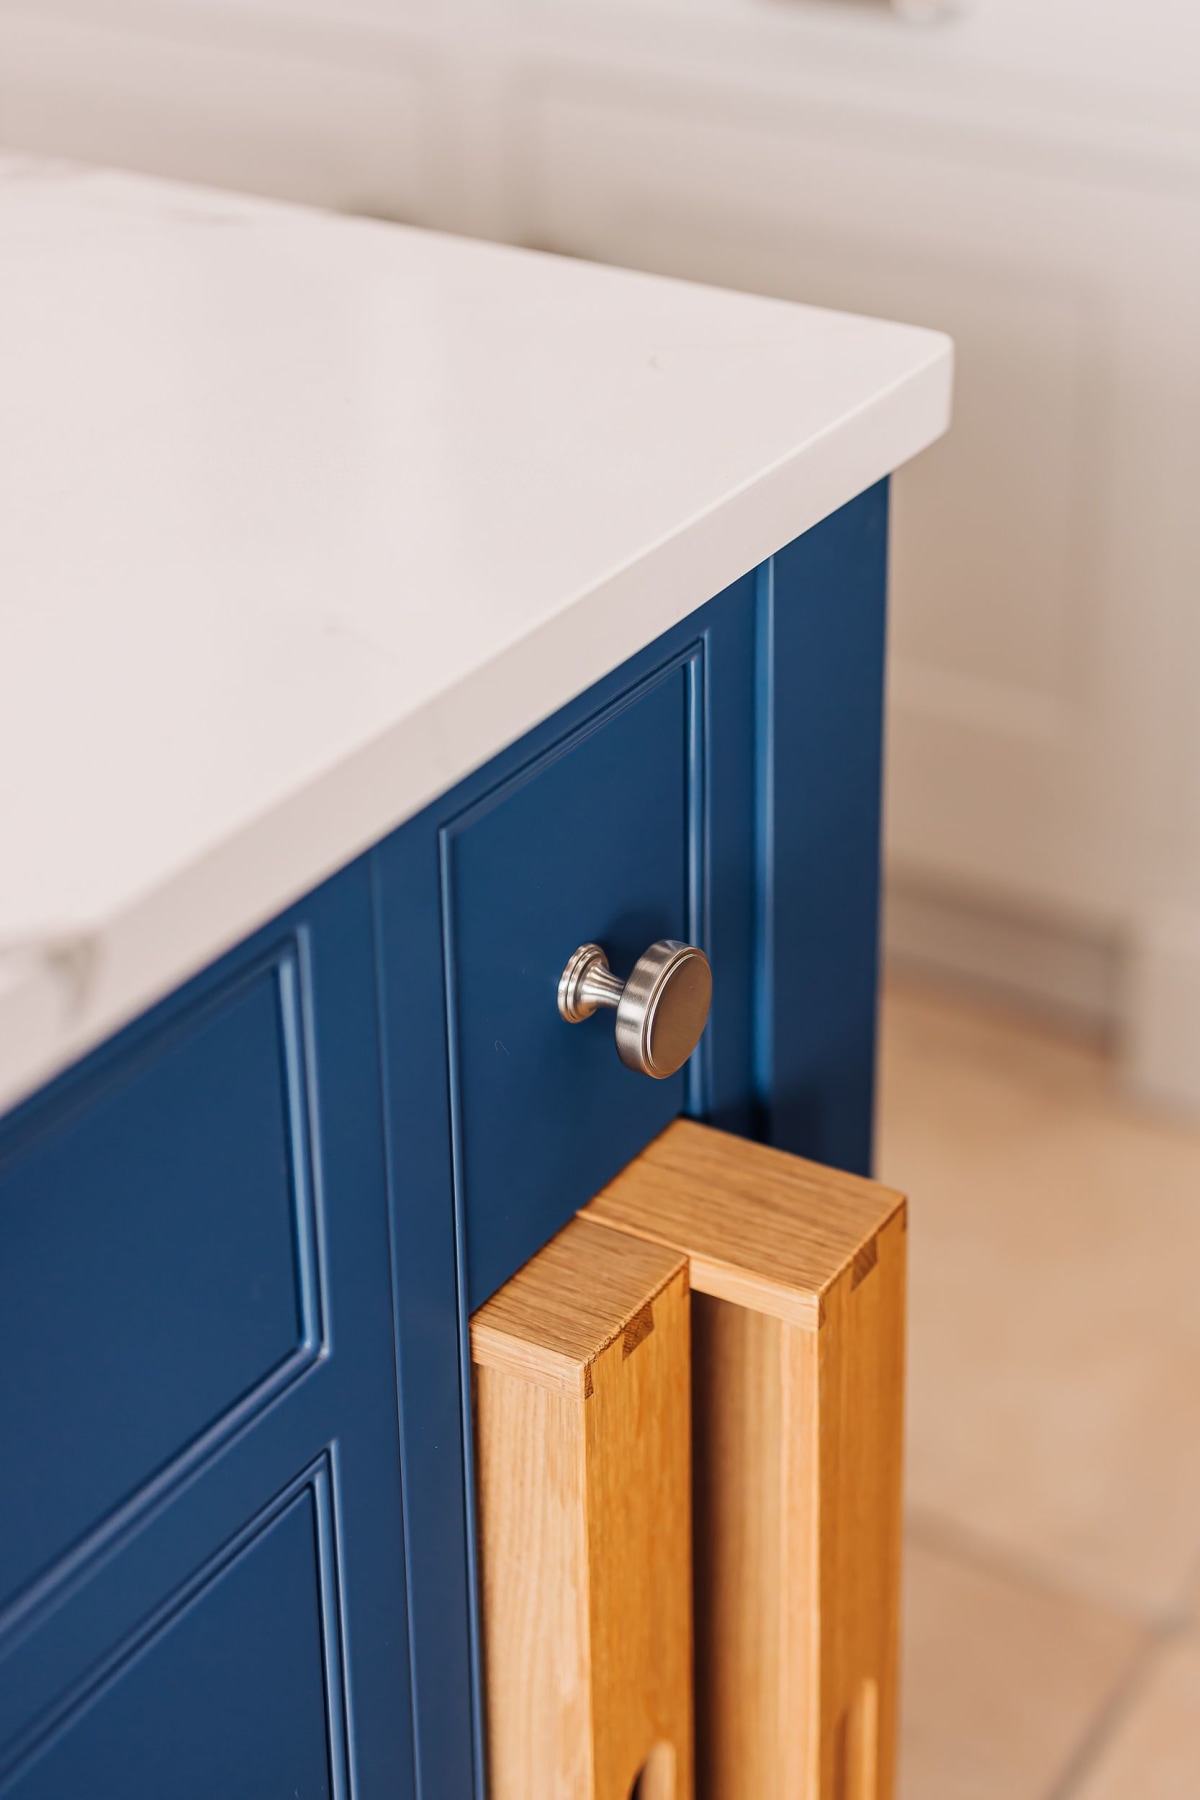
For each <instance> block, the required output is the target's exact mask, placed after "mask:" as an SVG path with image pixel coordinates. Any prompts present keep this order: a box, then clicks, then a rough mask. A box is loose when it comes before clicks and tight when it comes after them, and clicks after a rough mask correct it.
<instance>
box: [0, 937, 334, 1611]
mask: <svg viewBox="0 0 1200 1800" xmlns="http://www.w3.org/2000/svg"><path fill="white" fill-rule="evenodd" d="M297 988H298V980H297V969H296V959H295V955H294V953H291V952H289V951H288V950H285V951H284V952H283V954H281V955H280V956H277V957H273V958H271V959H270V960H269V961H268V962H267V963H266V964H265V965H263V966H260V967H259V968H257V969H253V970H251V971H249V972H248V973H247V975H246V976H245V977H243V978H242V979H240V980H238V981H236V982H234V983H232V984H231V985H230V986H228V987H226V988H225V989H224V990H222V991H220V992H219V993H218V995H217V996H216V997H215V998H214V999H213V1000H211V1001H210V1002H209V1003H208V1004H207V1005H205V1006H202V1007H200V1008H199V1009H197V1010H196V1011H195V1012H193V1013H190V1014H189V1015H188V1016H187V1018H186V1019H185V1020H183V1021H181V1022H180V1024H179V1026H178V1027H177V1028H176V1029H175V1030H167V1031H165V1032H163V1033H160V1034H159V1035H158V1036H157V1037H156V1038H155V1040H154V1042H153V1043H152V1044H151V1045H149V1046H147V1049H146V1050H145V1052H144V1053H143V1054H142V1055H140V1056H133V1057H131V1058H129V1059H128V1060H127V1061H125V1062H124V1063H123V1064H122V1066H121V1068H120V1069H119V1071H117V1072H115V1073H114V1075H113V1078H112V1079H111V1081H110V1082H108V1083H107V1084H99V1085H98V1086H97V1088H96V1089H95V1090H94V1091H93V1093H92V1095H91V1096H90V1099H89V1102H88V1103H87V1104H86V1105H84V1106H81V1107H80V1108H79V1110H78V1111H76V1112H75V1113H74V1114H71V1113H70V1112H67V1113H65V1114H60V1115H59V1116H58V1117H57V1118H56V1121H55V1126H54V1128H53V1129H51V1130H49V1131H43V1132H41V1133H38V1134H35V1135H33V1136H32V1137H31V1138H30V1140H29V1141H28V1142H27V1143H26V1145H25V1146H24V1148H23V1150H18V1151H16V1152H14V1153H10V1155H9V1157H8V1158H7V1159H6V1166H5V1167H3V1168H2V1169H0V1217H2V1218H3V1220H4V1244H5V1255H4V1257H3V1260H2V1261H0V1367H3V1368H6V1369H13V1368H20V1369H21V1370H22V1374H23V1379H22V1381H21V1382H19V1383H18V1382H6V1383H5V1384H4V1386H3V1387H2V1388H0V1442H3V1443H4V1444H5V1445H6V1447H7V1454H8V1455H9V1456H11V1458H12V1459H13V1460H12V1466H13V1467H16V1468H19V1469H20V1471H21V1480H20V1482H19V1483H18V1484H14V1487H13V1491H12V1494H11V1497H10V1499H9V1502H8V1504H7V1506H6V1507H5V1512H4V1530H3V1533H0V1615H2V1614H3V1612H4V1611H5V1610H6V1609H8V1608H10V1607H11V1606H12V1604H13V1602H14V1601H15V1600H16V1599H17V1597H18V1595H19V1594H20V1592H21V1591H22V1590H23V1589H24V1588H25V1587H27V1586H28V1585H29V1584H30V1583H31V1582H33V1581H34V1580H35V1579H36V1578H37V1577H38V1576H39V1575H43V1574H44V1573H45V1571H47V1570H48V1569H50V1568H51V1567H52V1566H53V1565H54V1564H55V1563H56V1562H58V1561H59V1560H60V1559H61V1558H62V1557H63V1556H64V1555H65V1554H66V1553H67V1552H68V1551H69V1550H71V1549H72V1547H73V1546H74V1545H76V1544H77V1543H78V1542H79V1541H80V1540H81V1539H83V1538H85V1537H86V1536H87V1534H88V1532H89V1531H90V1530H92V1529H93V1528H94V1527H95V1526H96V1524H97V1522H98V1521H110V1520H111V1519H112V1518H113V1516H114V1515H116V1514H119V1512H120V1510H121V1509H122V1507H126V1506H128V1505H129V1504H130V1503H131V1502H135V1501H136V1498H137V1496H138V1495H139V1494H140V1493H144V1491H145V1490H146V1489H147V1487H149V1486H152V1485H155V1484H160V1483H161V1482H162V1480H163V1477H164V1474H165V1473H166V1474H169V1473H170V1472H171V1471H172V1470H174V1472H175V1473H176V1474H178V1472H179V1466H180V1464H181V1462H191V1461H194V1460H195V1457H196V1455H197V1454H198V1453H201V1452H202V1450H203V1448H204V1446H205V1445H211V1443H212V1442H213V1440H214V1438H215V1437H217V1436H219V1435H220V1434H221V1433H222V1431H223V1430H224V1431H228V1430H231V1429H233V1428H235V1427H236V1425H237V1424H238V1423H239V1422H240V1421H241V1420H242V1419H243V1418H244V1417H245V1415H246V1412H247V1409H248V1407H252V1406H253V1405H255V1404H256V1403H257V1404H258V1405H261V1404H263V1403H265V1401H266V1400H267V1399H268V1398H269V1396H270V1394H271V1393H272V1392H274V1391H277V1390H278V1388H279V1387H280V1385H281V1384H283V1383H284V1382H285V1381H286V1380H287V1379H288V1378H289V1376H294V1375H295V1374H296V1373H297V1372H298V1369H299V1367H300V1365H301V1364H302V1363H303V1362H304V1361H306V1360H311V1358H312V1357H313V1356H315V1355H316V1353H317V1337H318V1327H319V1320H318V1304H317V1296H316V1292H315V1287H314V1283H313V1279H312V1261H313V1237H314V1224H313V1214H312V1199H311V1180H310V1176H309V1170H308V1163H307V1155H306V1151H305V1139H306V1130H305V1124H304V1115H305V1097H304V1088H303V1081H302V1078H301V1068H300V1056H299V1019H298V1012H297ZM289 1064H290V1066H289ZM293 1120H294V1121H295V1123H296V1125H297V1126H298V1127H299V1129H298V1130H296V1131H295V1132H293ZM302 1252H303V1253H302ZM47 1295H52V1296H53V1305H52V1306H48V1305H47ZM64 1318H67V1319H69V1320H70V1323H71V1329H70V1331H69V1333H67V1332H64V1330H63V1319H64ZM48 1392H49V1393H53V1395H54V1398H55V1429H54V1433H53V1435H52V1436H49V1435H48V1434H47V1432H46V1413H45V1403H46V1395H47V1393H48ZM134 1393H136V1394H137V1396H138V1404H137V1406H136V1407H135V1408H132V1409H131V1408H130V1407H129V1406H128V1403H127V1397H128V1396H129V1395H130V1394H134ZM64 1466H69V1467H70V1468H71V1470H72V1478H71V1480H70V1481H64V1480H63V1469H64Z"/></svg>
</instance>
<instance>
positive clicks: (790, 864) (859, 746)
mask: <svg viewBox="0 0 1200 1800" xmlns="http://www.w3.org/2000/svg"><path fill="white" fill-rule="evenodd" d="M887 517H888V486H887V483H886V482H880V483H879V484H878V485H877V486H876V487H873V488H870V489H869V490H868V491H867V492H866V493H865V494H860V495H859V497H858V498H857V499H856V500H852V501H851V502H850V504H849V505H848V506H844V507H842V508H841V509H840V511H838V512H836V513H834V514H832V516H831V517H830V518H828V519H825V520H823V521H822V523H821V524H820V525H817V526H814V528H813V529H812V530H811V531H809V532H806V533H805V535H804V536H803V537H801V538H797V540H796V541H795V543H793V544H789V545H788V547H787V549H786V550H782V551H780V552H779V554H778V555H777V556H776V557H774V558H773V559H772V562H771V564H770V565H768V567H767V570H766V571H765V578H764V579H763V581H762V582H761V583H760V597H759V652H760V692H759V740H760V768H759V784H760V785H759V807H760V823H761V832H760V881H761V895H760V918H759V934H760V967H759V994H758V1002H759V1021H758V1024H759V1030H758V1045H759V1055H758V1061H759V1068H758V1087H759V1092H760V1095H761V1099H762V1104H763V1115H764V1116H763V1125H764V1131H765V1135H766V1137H767V1139H768V1141H769V1142H770V1143H772V1144H775V1145H776V1146H778V1148H780V1149H781V1150H792V1151H796V1152H798V1153H799V1154H800V1155H803V1156H808V1157H812V1158H813V1159H814V1160H815V1161H818V1162H823V1163H830V1164H832V1165H833V1166H834V1167H835V1168H841V1169H850V1170H853V1171H854V1172H856V1173H858V1174H868V1173H869V1172H870V1165H871V1123H872V1108H873V1100H874V1067H875V1020H876V999H877V995H876V990H877V984H878V965H879V856H880V783H881V764H882V750H883V670H884V646H885V613H886V592H887Z"/></svg>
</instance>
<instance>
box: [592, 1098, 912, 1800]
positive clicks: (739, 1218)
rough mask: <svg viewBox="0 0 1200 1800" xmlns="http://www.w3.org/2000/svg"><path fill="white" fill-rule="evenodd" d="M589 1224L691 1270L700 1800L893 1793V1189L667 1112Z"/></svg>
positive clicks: (896, 1302) (900, 1324)
mask: <svg viewBox="0 0 1200 1800" xmlns="http://www.w3.org/2000/svg"><path fill="white" fill-rule="evenodd" d="M582 1217H584V1218H586V1219H588V1220H590V1221H592V1222H593V1223H595V1224H598V1225H599V1224H603V1225H606V1226H611V1227H614V1228H616V1229H618V1230H620V1231H623V1232H628V1233H631V1234H633V1235H635V1236H636V1237H638V1238H640V1239H642V1240H644V1241H646V1242H648V1243H654V1244H656V1245H659V1246H661V1247H663V1248H664V1249H666V1250H667V1251H669V1252H671V1253H675V1254H683V1255H685V1256H686V1257H687V1258H688V1262H689V1266H690V1272H691V1283H692V1288H693V1291H694V1295H695V1298H694V1301H693V1318H692V1325H693V1379H694V1388H693V1429H694V1433H695V1458H694V1507H695V1512H694V1530H695V1538H696V1556H695V1608H696V1764H697V1792H698V1794H699V1795H700V1796H701V1800H891V1795H892V1793H893V1763H894V1751H895V1734H896V1674H897V1655H898V1644H897V1633H898V1617H899V1589H900V1531H901V1477H902V1452H903V1417H902V1414H903V1388H904V1285H905V1232H906V1209H905V1203H904V1200H903V1198H902V1196H901V1195H899V1194H896V1193H893V1192H891V1191H889V1190H888V1189H886V1188H882V1187H879V1186H877V1185H876V1184H875V1183H873V1182H869V1181H864V1180H860V1179H858V1178H856V1177H854V1176H850V1175H844V1174H841V1173H838V1172H837V1171H834V1170H830V1169H825V1168H822V1167H820V1166H818V1165H816V1164H813V1163H807V1162H804V1161H802V1160H800V1159H799V1158H797V1157H793V1156H787V1155H784V1154H782V1153H780V1152H778V1151H774V1150H770V1149H767V1148H765V1147H764V1146H762V1145H758V1144H752V1143H748V1142H746V1141H745V1140H743V1139H740V1138H735V1137H729V1136H727V1135H725V1134H724V1133H722V1132H718V1131H714V1130H711V1129H709V1128H707V1127H705V1126H702V1125H697V1124H693V1123H691V1122H690V1121H684V1120H679V1121H677V1122H676V1123H675V1124H673V1125H671V1126H670V1127H669V1128H668V1129H667V1131H665V1132H664V1133H663V1135H662V1136H661V1137H660V1138H658V1139H657V1140H656V1141H655V1142H654V1143H653V1144H651V1145H650V1147H649V1148H648V1149H647V1150H645V1151H643V1153H642V1154H641V1155H640V1156H639V1157H637V1158H635V1160H634V1161H633V1162H631V1163H630V1164H629V1165H628V1167H627V1168H626V1169H624V1170H623V1171H622V1173H621V1174H620V1175H619V1176H618V1177H617V1178H616V1180H615V1181H613V1182H612V1183H611V1184H610V1185H609V1186H608V1187H607V1188H605V1189H604V1190H603V1192H602V1193H601V1194H599V1195H598V1196H597V1198H596V1199H595V1200H594V1201H593V1202H592V1203H591V1204H590V1205H589V1206H588V1207H587V1208H585V1209H584V1213H583V1215H582ZM563 1791H564V1792H565V1791H566V1790H565V1789H564V1790H563Z"/></svg>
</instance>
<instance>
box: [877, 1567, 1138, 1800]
mask: <svg viewBox="0 0 1200 1800" xmlns="http://www.w3.org/2000/svg"><path fill="white" fill-rule="evenodd" d="M905 1581H906V1591H905V1628H904V1664H903V1674H902V1681H903V1688H902V1708H903V1713H902V1720H903V1723H902V1744H901V1757H900V1800H1044V1797H1045V1796H1046V1795H1047V1794H1049V1793H1050V1792H1051V1790H1052V1789H1053V1787H1054V1785H1055V1783H1056V1782H1058V1781H1059V1780H1060V1779H1061V1778H1062V1776H1063V1775H1064V1773H1065V1772H1066V1770H1067V1768H1068V1766H1069V1764H1070V1762H1071V1759H1072V1758H1073V1757H1074V1756H1075V1755H1076V1754H1077V1753H1078V1751H1079V1748H1080V1746H1081V1744H1082V1743H1083V1741H1084V1739H1085V1737H1086V1735H1087V1732H1088V1730H1089V1728H1090V1726H1091V1724H1092V1722H1093V1720H1094V1719H1095V1717H1096V1715H1097V1713H1098V1712H1099V1711H1100V1709H1101V1708H1102V1707H1104V1706H1105V1705H1106V1704H1107V1703H1108V1702H1109V1700H1110V1698H1111V1696H1112V1695H1113V1693H1114V1690H1115V1689H1116V1687H1117V1685H1118V1684H1119V1683H1120V1682H1121V1681H1122V1680H1123V1679H1124V1678H1125V1677H1126V1675H1127V1673H1128V1671H1129V1669H1130V1667H1131V1665H1132V1663H1133V1660H1134V1658H1135V1657H1136V1655H1137V1654H1138V1652H1139V1649H1140V1647H1141V1641H1142V1640H1141V1633H1140V1631H1139V1630H1138V1628H1137V1627H1135V1626H1133V1625H1131V1624H1130V1623H1129V1622H1128V1621H1127V1620H1124V1619H1120V1618H1117V1617H1114V1616H1112V1615H1110V1614H1108V1613H1105V1612H1103V1611H1101V1610H1100V1609H1099V1608H1097V1607H1094V1606H1092V1605H1090V1604H1089V1603H1088V1602H1086V1601H1081V1600H1078V1599H1075V1598H1072V1597H1067V1596H1064V1595H1062V1594H1058V1593H1054V1592H1052V1591H1050V1590H1047V1589H1045V1588H1042V1587H1040V1586H1038V1585H1035V1584H1033V1583H1028V1582H1024V1581H1016V1580H1009V1579H1006V1578H1004V1577H1003V1576H998V1575H995V1574H993V1573H991V1572H989V1571H986V1570H982V1569H979V1568H977V1567H973V1566H971V1565H970V1564H966V1563H962V1562H959V1561H957V1560H956V1559H954V1558H952V1557H948V1556H945V1555H942V1554H940V1553H938V1552H937V1551H934V1550H931V1549H929V1548H925V1547H918V1546H910V1547H909V1551H908V1556H907V1561H906V1569H905Z"/></svg>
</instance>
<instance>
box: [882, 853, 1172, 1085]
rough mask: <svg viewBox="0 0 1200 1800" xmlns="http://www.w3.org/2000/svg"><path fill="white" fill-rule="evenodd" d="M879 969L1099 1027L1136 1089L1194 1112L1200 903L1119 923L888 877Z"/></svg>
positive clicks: (1079, 1026) (1095, 1030)
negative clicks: (1117, 926)
mask: <svg viewBox="0 0 1200 1800" xmlns="http://www.w3.org/2000/svg"><path fill="white" fill-rule="evenodd" d="M883 941H884V955H885V959H886V963H887V966H888V968H889V969H890V970H893V971H894V972H896V973H900V974H913V975H918V976H923V977H925V978H927V979H931V980H935V981H942V982H953V983H956V984H958V985H959V986H963V987H969V988H971V989H973V990H975V991H976V992H978V993H980V994H984V995H989V996H991V997H992V998H994V999H1000V1000H1006V1001H1008V1002H1010V1003H1012V1004H1013V1005H1016V1006H1020V1007H1023V1008H1025V1009H1026V1010H1028V1011H1030V1012H1035V1013H1038V1014H1040V1015H1041V1016H1042V1017H1044V1018H1048V1019H1052V1020H1057V1021H1058V1022H1060V1023H1062V1024H1066V1025H1069V1026H1071V1027H1073V1028H1074V1029H1076V1030H1083V1031H1086V1032H1088V1033H1090V1034H1092V1035H1094V1036H1097V1037H1102V1038H1103V1039H1105V1040H1106V1041H1107V1042H1108V1043H1110V1044H1112V1045H1113V1046H1114V1048H1115V1049H1116V1051H1117V1053H1118V1056H1119V1061H1120V1068H1121V1073H1122V1077H1123V1079H1124V1081H1125V1082H1126V1083H1127V1085H1128V1086H1129V1088H1130V1089H1131V1090H1132V1091H1133V1092H1134V1093H1136V1094H1137V1095H1138V1096H1139V1097H1140V1098H1141V1099H1143V1100H1145V1101H1148V1102H1149V1103H1150V1104H1151V1105H1153V1106H1157V1107H1161V1108H1163V1109H1165V1110H1169V1111H1172V1112H1176V1113H1180V1114H1185V1115H1188V1116H1190V1117H1193V1118H1200V911H1191V910H1179V909H1176V908H1167V907H1162V908H1158V909H1153V910H1151V911H1148V912H1147V913H1146V914H1145V915H1143V917H1142V918H1140V919H1138V920H1137V921H1135V923H1134V925H1133V926H1132V928H1131V929H1130V931H1129V932H1128V933H1120V932H1117V931H1113V932H1110V933H1105V932H1103V931H1101V930H1099V929H1097V928H1096V927H1095V926H1093V925H1088V924H1082V923H1079V922H1076V921H1068V920H1062V919H1052V918H1047V917H1042V916H1039V915H1038V914H1036V913H1027V912H1024V911H1023V910H1021V909H1020V908H1019V907H1009V906H1006V905H1004V904H1003V903H999V902H995V901H991V900H986V901H985V900H980V899H978V898H976V897H973V896H964V895H962V894H960V893H955V892H949V891H947V890H945V889H943V888H940V887H938V886H937V885H936V884H931V885H926V884H925V883H923V882H921V881H920V880H918V879H915V878H913V877H911V876H905V877H903V878H899V877H896V878H892V879H891V880H889V883H888V888H887V893H886V897H885V903H884V933H883Z"/></svg>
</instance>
